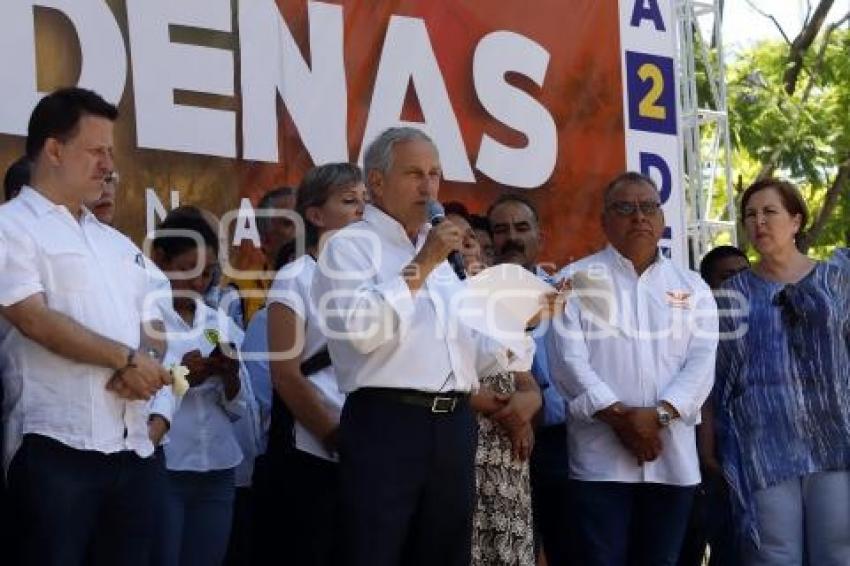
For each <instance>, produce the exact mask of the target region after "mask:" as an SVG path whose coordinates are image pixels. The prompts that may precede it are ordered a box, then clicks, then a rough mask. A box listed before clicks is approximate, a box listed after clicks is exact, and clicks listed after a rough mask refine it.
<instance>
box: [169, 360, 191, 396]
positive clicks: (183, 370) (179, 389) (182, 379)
mask: <svg viewBox="0 0 850 566" xmlns="http://www.w3.org/2000/svg"><path fill="white" fill-rule="evenodd" d="M188 375H189V368H187V367H186V366H182V365H179V364H177V365H175V366H172V367H171V380H172V384H171V390H172V391H173V392H174V394H175V395H177V396H178V397H182V396H183V395H185V394H186V392H187V391H189V380H188V379H186V376H188Z"/></svg>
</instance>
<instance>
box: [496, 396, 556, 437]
mask: <svg viewBox="0 0 850 566" xmlns="http://www.w3.org/2000/svg"><path fill="white" fill-rule="evenodd" d="M542 406H543V399H542V398H541V397H540V393H538V392H537V391H515V392H514V393H513V394H512V395H511V396H510V399H509V401H508V402H507V404H505V406H504V407H502V408H501V409H499V411H498V412H496V413H495V414H493V415H491V418H492V419H493V420H494V421H496V422H498V423H499V424H500V425H502V427H503V428H505V429H506V430H515V429H518V428H521V427H522V426H524V425H528V424H530V423H531V420H532V419H533V418H534V415H536V414H537V411H539V410H540V407H542Z"/></svg>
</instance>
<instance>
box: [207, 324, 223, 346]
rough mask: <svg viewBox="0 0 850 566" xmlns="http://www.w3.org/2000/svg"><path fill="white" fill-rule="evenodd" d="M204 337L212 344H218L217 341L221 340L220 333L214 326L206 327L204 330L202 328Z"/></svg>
mask: <svg viewBox="0 0 850 566" xmlns="http://www.w3.org/2000/svg"><path fill="white" fill-rule="evenodd" d="M204 338H206V339H207V342H209V343H210V344H212V345H213V346H218V343H219V341H220V340H221V335H220V334H219V333H218V330H216V329H215V328H207V329H206V330H204Z"/></svg>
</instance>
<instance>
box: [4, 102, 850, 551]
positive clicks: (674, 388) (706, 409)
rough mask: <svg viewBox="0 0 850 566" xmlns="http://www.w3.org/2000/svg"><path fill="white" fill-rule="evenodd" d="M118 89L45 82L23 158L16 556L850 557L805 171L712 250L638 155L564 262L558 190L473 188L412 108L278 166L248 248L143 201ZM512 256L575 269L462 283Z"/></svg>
mask: <svg viewBox="0 0 850 566" xmlns="http://www.w3.org/2000/svg"><path fill="white" fill-rule="evenodd" d="M117 119H118V112H117V109H116V108H115V107H114V106H113V105H111V104H109V103H108V102H106V101H104V100H103V99H102V98H101V97H100V96H98V95H97V94H96V93H94V92H91V91H87V90H83V89H79V88H67V89H61V90H58V91H56V92H54V93H51V94H49V95H47V96H45V97H44V98H43V99H42V100H41V101H40V102H39V103H38V105H37V106H36V108H35V110H34V111H33V113H32V116H31V118H30V121H29V128H28V134H27V140H26V155H25V156H24V157H23V158H22V159H21V160H20V161H18V162H17V163H15V164H13V165H12V166H11V167H10V168H9V170H8V172H7V175H6V183H5V185H6V201H7V202H6V203H5V204H3V205H2V206H0V372H2V385H3V387H2V393H3V403H2V416H3V434H2V441H3V450H2V455H3V464H4V469H5V479H6V488H5V492H4V494H3V497H2V499H0V502H2V506H3V509H2V517H3V528H2V532H3V535H4V537H3V558H2V562H3V563H4V564H7V563H8V564H29V565H63V566H64V565H75V564H105V565H113V564H114V565H118V564H134V565H135V564H138V565H145V566H148V565H172V564H173V565H178V564H179V565H195V564H197V565H203V566H212V565H218V564H294V565H302V564H303V565H336V564H351V565H358V566H360V565H362V566H367V565H368V566H372V565H377V566H380V565H388V566H389V565H416V564H422V565H435V564H440V565H444V564H445V565H457V566H462V565H463V566H465V565H469V564H473V565H481V566H484V565H534V564H538V563H541V561H545V563H546V564H548V565H549V566H559V565H570V566H585V565H588V566H592V565H600V566H620V565H622V566H626V565H647V566H656V565H657V566H663V565H681V566H699V565H702V564H705V563H708V564H711V565H712V566H735V565H737V564H741V565H745V566H756V565H775V566H793V565H803V564H808V565H812V566H847V565H848V564H850V359H848V357H850V253H848V252H847V250H839V251H837V252H836V253H835V255H834V256H833V257H831V258H830V259H828V260H825V261H816V260H813V259H811V258H810V257H808V256H807V255H805V254H804V253H802V252H800V251H799V248H798V247H797V242H798V241H799V239H800V238H801V236H802V235H803V233H804V230H805V228H806V223H807V220H808V218H807V211H806V206H805V202H804V201H803V199H802V198H801V196H800V192H799V190H798V189H797V188H796V187H795V186H794V185H793V184H791V183H789V182H787V181H784V180H778V179H765V180H760V181H758V182H756V183H754V184H753V185H751V186H750V187H749V188H748V189H747V190H746V191H745V192H744V194H743V195H742V199H741V203H740V209H741V218H742V224H743V233H744V234H745V236H746V240H747V241H748V242H749V243H750V244H751V246H752V248H753V256H752V257H753V258H754V260H755V261H754V262H753V263H752V264H751V263H750V260H749V259H748V256H747V255H746V254H745V253H744V252H743V251H741V250H739V249H738V248H735V247H732V246H720V247H718V248H715V249H714V250H712V251H711V252H709V253H708V254H707V255H706V256H705V257H704V258H702V261H701V265H700V272H699V273H696V272H694V271H690V270H688V269H686V268H684V267H683V266H681V265H679V264H678V263H676V262H673V261H671V260H670V259H669V258H668V257H667V256H666V255H665V253H664V251H663V249H662V248H660V247H659V244H660V242H661V239H662V237H663V232H664V226H665V222H664V213H663V209H662V205H661V198H660V194H659V191H658V188H657V186H656V185H655V182H654V181H653V180H652V179H651V178H650V177H648V176H645V175H642V174H639V173H634V172H624V173H622V174H620V175H617V176H616V177H615V178H613V179H612V180H611V181H610V183H608V185H607V186H606V187H600V192H601V204H602V206H601V211H600V218H601V220H600V221H601V227H602V231H603V233H604V235H605V237H606V240H607V244H606V245H605V247H604V248H603V249H602V250H600V251H598V252H597V253H595V254H593V255H591V256H589V257H586V258H582V259H579V260H578V261H574V262H571V263H569V264H568V265H566V266H564V267H563V268H562V269H560V270H556V271H552V270H546V269H543V268H542V267H541V265H539V262H540V258H541V255H542V250H543V246H544V245H545V241H546V239H547V238H557V237H558V235H557V234H554V233H547V234H544V233H543V232H542V230H541V226H540V219H539V216H538V211H537V210H536V209H535V206H534V204H533V203H532V202H531V201H530V200H528V199H526V198H525V197H524V196H522V195H519V194H515V193H510V192H506V193H505V194H503V195H502V196H501V197H499V198H498V199H497V200H496V201H495V202H493V203H492V204H491V205H490V206H489V207H488V209H487V210H486V211H482V212H483V214H481V215H476V214H471V213H470V212H469V211H468V210H467V208H466V207H465V206H464V205H462V204H460V203H457V202H450V203H445V207H444V213H442V212H441V210H440V207H439V206H436V207H435V204H434V203H435V202H436V201H437V200H438V199H439V186H440V179H441V167H440V160H439V154H438V152H437V148H436V146H435V145H434V143H433V142H432V141H431V140H430V138H429V137H428V136H427V135H426V134H425V133H423V132H422V131H420V130H418V129H413V128H406V127H402V128H390V129H388V130H386V131H384V132H382V133H381V134H380V135H379V136H378V137H377V138H376V139H375V140H374V141H372V142H371V144H370V145H369V146H368V148H367V150H366V151H365V159H364V164H363V168H362V170H361V168H359V167H358V166H356V165H353V164H349V163H330V164H325V165H320V166H317V167H314V168H313V169H311V170H310V171H308V172H307V173H306V174H305V175H304V177H303V179H302V180H301V182H300V184H299V185H298V186H297V187H292V188H289V187H282V188H278V189H274V190H271V191H269V192H268V193H267V194H266V195H265V196H264V197H263V198H262V200H261V201H260V202H259V203H258V204H257V207H256V208H257V226H258V229H259V232H260V237H261V243H262V251H263V255H264V257H265V261H264V264H263V266H262V268H261V270H260V271H259V272H257V276H256V277H253V278H241V279H240V278H236V277H229V276H227V274H226V273H225V271H226V270H223V269H222V265H221V261H220V257H221V256H223V255H224V253H223V251H224V250H223V249H222V246H226V245H227V243H226V241H227V235H226V230H223V229H221V228H220V222H219V220H218V218H216V217H215V216H214V215H213V214H212V213H210V212H209V211H206V210H203V209H200V208H198V207H195V206H181V207H179V208H176V209H174V210H172V211H171V212H170V213H168V215H167V217H166V218H165V219H164V220H163V221H162V222H161V224H159V226H158V227H157V228H156V230H155V232H154V233H153V234H152V235H150V236H149V237H150V239H151V241H150V245H149V246H146V249H149V250H150V253H149V255H148V256H146V255H144V254H143V253H142V252H141V251H140V249H139V248H138V247H137V246H136V245H135V244H133V243H132V242H131V241H130V240H129V239H128V238H127V237H125V236H123V235H122V234H121V233H120V232H118V231H117V230H116V229H114V228H113V227H112V222H113V219H114V213H115V206H116V188H117V187H118V184H119V182H120V181H119V177H118V174H117V172H116V166H115V162H114V157H113V153H112V151H113V141H112V136H113V124H114V122H115V121H116V120H117ZM435 210H436V212H435ZM544 236H545V237H544ZM449 256H452V258H451V259H452V261H451V262H450V261H447V258H448V257H449ZM453 264H454V265H453ZM499 264H513V265H516V266H521V267H522V268H523V269H522V270H519V271H521V272H522V273H529V272H530V273H531V274H533V276H534V277H536V278H539V279H540V280H542V281H543V282H545V283H548V284H549V285H550V287H549V292H548V294H544V296H543V299H542V300H541V302H540V305H539V310H538V312H537V313H535V314H534V315H533V316H531V317H530V318H529V319H528V320H526V321H523V322H524V323H523V324H522V326H523V328H521V329H520V330H519V331H518V332H514V333H504V332H489V331H488V329H486V328H480V327H477V326H476V325H474V324H471V323H469V322H468V321H467V320H466V319H464V318H463V316H462V315H461V313H460V311H461V310H462V309H457V308H455V306H456V305H457V301H456V299H457V297H458V296H460V295H462V294H463V293H464V292H465V290H466V289H467V282H466V279H465V277H467V276H469V277H473V276H475V275H476V274H479V273H481V272H482V271H484V270H485V269H487V268H488V267H491V266H494V265H499ZM269 274H271V276H269ZM184 370H185V371H184ZM184 374H185V375H184ZM184 379H185V381H184Z"/></svg>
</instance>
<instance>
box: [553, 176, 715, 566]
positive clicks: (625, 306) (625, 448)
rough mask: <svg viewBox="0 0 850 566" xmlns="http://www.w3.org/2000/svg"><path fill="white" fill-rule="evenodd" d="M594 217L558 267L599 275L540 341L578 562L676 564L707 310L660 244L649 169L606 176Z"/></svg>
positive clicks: (581, 275) (701, 288)
mask: <svg viewBox="0 0 850 566" xmlns="http://www.w3.org/2000/svg"><path fill="white" fill-rule="evenodd" d="M602 227H603V230H604V232H605V235H606V237H607V238H608V245H607V246H606V247H605V249H603V250H602V251H601V252H598V253H596V254H594V255H591V256H589V257H587V258H584V259H582V260H580V261H578V262H575V263H573V264H571V265H568V266H567V267H565V268H564V269H563V270H562V271H561V273H560V274H559V277H572V278H573V280H574V282H575V281H579V280H582V281H588V280H590V281H593V280H596V281H597V282H602V284H598V285H589V286H587V289H586V290H585V291H582V290H580V289H578V288H577V287H576V286H575V283H574V293H573V294H571V295H570V297H569V299H568V301H567V307H566V316H565V317H564V318H562V319H555V320H554V321H553V322H554V324H553V331H552V332H550V333H549V335H548V348H547V350H548V354H549V361H550V367H551V368H554V369H553V371H552V375H553V376H554V379H555V382H556V385H557V386H558V387H559V388H560V390H561V392H562V393H563V394H564V396H565V397H566V398H567V400H568V406H569V413H570V424H569V426H568V427H567V437H568V442H569V454H570V478H571V482H572V485H571V490H572V492H573V501H574V505H575V507H574V508H573V509H572V511H573V513H574V516H575V519H576V526H577V531H578V532H577V534H578V546H579V548H578V549H577V550H578V552H579V554H580V555H581V560H580V561H579V563H580V564H583V565H588V566H593V565H605V566H615V565H616V566H620V565H625V564H630V563H632V562H634V563H638V564H656V565H662V564H663V565H667V564H669V565H675V564H676V561H677V558H678V554H679V550H680V547H681V544H682V540H683V537H684V534H685V528H686V526H687V522H688V514H689V512H690V508H691V503H692V500H693V495H694V490H695V486H696V485H697V484H698V483H699V482H700V473H699V460H698V458H697V449H696V441H695V435H694V429H695V425H696V424H697V421H698V419H699V415H700V408H701V407H702V404H703V401H705V399H706V397H707V396H708V394H709V392H710V391H711V385H712V382H713V378H714V359H715V352H716V349H717V309H716V306H715V302H714V298H713V297H712V295H711V292H710V290H709V288H708V286H707V285H706V284H705V283H703V281H702V279H701V278H700V276H699V274H697V273H695V272H692V271H690V270H688V269H685V268H682V267H680V266H678V265H676V264H675V263H674V262H672V261H670V260H669V259H667V258H666V257H664V255H663V254H662V252H661V251H660V250H659V247H658V243H659V241H660V239H661V237H662V234H663V231H664V214H663V212H662V210H661V199H660V195H659V193H658V190H657V188H656V186H655V183H654V182H653V181H652V179H650V178H649V177H646V176H643V175H640V174H638V173H624V174H622V175H620V176H618V177H617V178H615V179H614V180H613V181H612V182H611V183H610V184H609V185H608V187H607V188H606V189H605V193H604V210H603V212H602ZM605 290H607V292H605ZM600 291H601V292H603V293H604V294H607V295H608V296H605V297H590V296H585V297H582V294H583V293H590V292H594V293H597V294H598V292H600ZM600 302H602V303H605V304H606V305H607V308H596V309H593V308H590V306H591V305H599V304H600ZM605 313H607V314H605ZM604 319H607V320H604Z"/></svg>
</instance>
